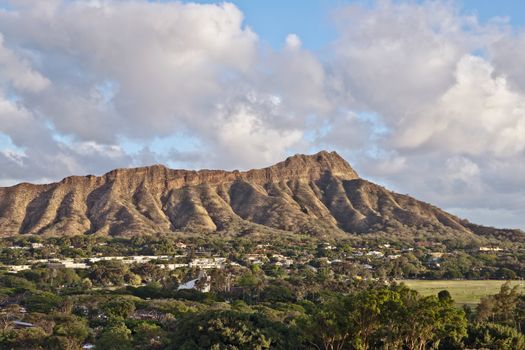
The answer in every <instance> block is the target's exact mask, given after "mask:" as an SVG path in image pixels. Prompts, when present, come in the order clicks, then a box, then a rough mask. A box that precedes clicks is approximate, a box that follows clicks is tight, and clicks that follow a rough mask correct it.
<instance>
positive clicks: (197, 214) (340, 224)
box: [0, 151, 472, 236]
mask: <svg viewBox="0 0 525 350" xmlns="http://www.w3.org/2000/svg"><path fill="white" fill-rule="evenodd" d="M255 224H258V225H264V226H267V227H269V228H273V229H280V230H287V231H293V232H303V233H311V234H334V235H340V234H344V233H345V232H352V233H361V232H369V231H371V230H377V229H382V228H385V227H401V226H402V227H406V226H408V227H426V228H428V227H431V228H436V229H447V230H453V231H456V232H460V233H465V234H471V233H472V231H471V230H470V229H469V228H467V227H466V226H465V225H464V224H463V223H462V221H460V220H459V219H458V218H456V217H454V216H452V215H450V214H447V213H445V212H444V211H442V210H440V209H438V208H435V207H433V206H431V205H429V204H426V203H422V202H419V201H417V200H415V199H413V198H411V197H408V196H403V195H400V194H396V193H393V192H390V191H388V190H386V189H384V188H383V187H380V186H378V185H375V184H373V183H370V182H368V181H365V180H362V179H360V178H359V176H358V175H357V173H356V172H355V171H354V170H353V169H352V167H350V165H349V164H348V163H347V162H346V161H345V160H344V159H343V158H341V157H340V156H339V155H338V154H337V153H335V152H332V153H328V152H325V151H323V152H319V153H317V154H315V155H308V156H307V155H296V156H293V157H290V158H288V159H286V160H285V161H283V162H280V163H278V164H276V165H273V166H271V167H268V168H264V169H256V170H250V171H247V172H239V171H232V172H228V171H220V170H201V171H186V170H173V169H168V168H166V167H164V166H160V165H155V166H150V167H143V168H135V169H117V170H113V171H111V172H109V173H107V174H105V175H103V176H100V177H95V176H84V177H79V176H73V177H68V178H66V179H64V180H62V181H61V182H58V183H53V184H48V185H31V184H26V183H23V184H19V185H16V186H13V187H8V188H0V235H2V236H10V235H17V234H46V235H76V234H109V235H133V234H150V233H155V232H172V231H185V230H189V231H226V232H231V233H237V232H239V229H240V228H241V227H247V226H250V225H255Z"/></svg>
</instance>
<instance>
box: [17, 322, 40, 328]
mask: <svg viewBox="0 0 525 350" xmlns="http://www.w3.org/2000/svg"><path fill="white" fill-rule="evenodd" d="M13 325H14V326H15V328H19V329H20V328H33V327H35V325H34V324H32V323H29V322H23V321H13Z"/></svg>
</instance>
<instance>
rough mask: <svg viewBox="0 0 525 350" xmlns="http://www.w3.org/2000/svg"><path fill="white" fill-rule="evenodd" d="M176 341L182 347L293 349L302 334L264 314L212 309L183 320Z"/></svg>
mask: <svg viewBox="0 0 525 350" xmlns="http://www.w3.org/2000/svg"><path fill="white" fill-rule="evenodd" d="M173 344H177V346H178V348H179V349H260V350H262V349H293V348H297V345H298V337H297V336H296V335H295V334H294V333H292V332H291V331H290V330H289V329H288V328H287V327H285V326H284V325H283V324H281V323H278V322H272V321H270V320H269V319H267V318H266V317H264V316H262V315H260V314H256V313H254V314H251V313H243V312H238V311H211V312H205V313H199V314H193V315H189V316H187V317H184V318H182V319H181V320H179V321H178V322H177V323H176V324H175V330H174V337H173Z"/></svg>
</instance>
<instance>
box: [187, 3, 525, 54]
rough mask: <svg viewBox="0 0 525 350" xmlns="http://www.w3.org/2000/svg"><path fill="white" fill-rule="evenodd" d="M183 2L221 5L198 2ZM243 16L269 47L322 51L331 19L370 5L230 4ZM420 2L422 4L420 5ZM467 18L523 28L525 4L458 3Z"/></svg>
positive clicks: (328, 39) (332, 32)
mask: <svg viewBox="0 0 525 350" xmlns="http://www.w3.org/2000/svg"><path fill="white" fill-rule="evenodd" d="M186 2H198V3H208V4H211V3H220V1H219V2H218V1H210V0H202V1H200V0H197V1H186ZM231 2H232V3H234V4H235V5H236V6H238V7H239V8H240V9H241V10H242V11H243V13H244V15H245V18H246V20H245V23H246V24H248V25H249V26H250V27H252V28H253V29H254V30H255V32H256V33H257V34H258V35H259V36H260V38H261V39H262V40H263V41H265V42H267V43H268V44H269V45H271V46H272V47H274V48H276V49H278V48H280V47H282V45H283V43H284V40H285V38H286V36H287V35H288V34H290V33H295V34H298V35H299V36H300V37H301V40H302V41H303V44H304V46H305V47H307V48H309V49H313V50H319V49H322V48H325V47H326V46H327V45H328V44H329V43H330V42H331V41H332V40H334V39H335V38H336V37H337V32H336V30H335V28H334V25H333V21H332V16H333V15H334V13H337V10H338V9H340V8H341V7H344V6H345V5H348V4H356V3H358V4H365V5H368V6H370V5H371V4H373V3H374V2H373V1H351V0H329V1H327V0H287V1H283V0H237V1H235V0H234V1H231ZM420 2H421V1H420ZM457 3H458V5H459V7H460V8H461V9H462V10H463V11H464V13H466V14H473V15H476V16H477V17H478V18H479V19H480V20H481V21H482V22H486V21H490V20H493V19H494V18H495V17H501V18H507V19H508V20H509V22H510V23H511V24H512V25H513V26H515V27H522V26H523V25H524V24H525V4H524V2H523V1H521V0H458V1H457Z"/></svg>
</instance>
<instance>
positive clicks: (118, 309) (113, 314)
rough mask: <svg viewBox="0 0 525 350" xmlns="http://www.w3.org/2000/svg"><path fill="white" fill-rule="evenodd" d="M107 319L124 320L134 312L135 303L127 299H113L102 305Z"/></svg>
mask: <svg viewBox="0 0 525 350" xmlns="http://www.w3.org/2000/svg"><path fill="white" fill-rule="evenodd" d="M102 310H103V311H104V313H105V314H106V316H107V317H108V318H115V319H126V318H128V317H129V316H130V315H131V314H132V313H133V312H135V303H133V302H132V301H131V300H127V299H114V300H110V301H108V302H107V303H105V304H104V305H102Z"/></svg>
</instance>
